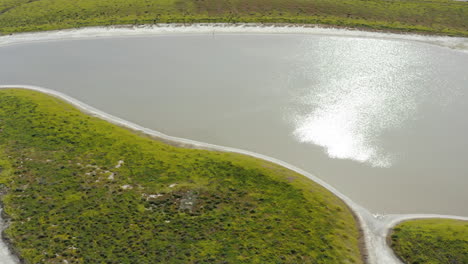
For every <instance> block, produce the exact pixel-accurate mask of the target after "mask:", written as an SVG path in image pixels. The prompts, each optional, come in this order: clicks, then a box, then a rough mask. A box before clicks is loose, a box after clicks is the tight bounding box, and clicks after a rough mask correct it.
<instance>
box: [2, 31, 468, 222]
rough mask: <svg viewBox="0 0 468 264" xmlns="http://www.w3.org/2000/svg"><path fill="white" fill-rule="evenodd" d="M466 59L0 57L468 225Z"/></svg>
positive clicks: (209, 41) (289, 40)
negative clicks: (463, 220) (458, 218)
mask: <svg viewBox="0 0 468 264" xmlns="http://www.w3.org/2000/svg"><path fill="white" fill-rule="evenodd" d="M466 69H468V54H467V53H464V52H460V51H456V50H451V49H448V48H443V47H439V46H434V45H429V44H425V43H420V42H412V41H404V40H388V39H387V40H384V39H373V38H356V37H338V36H325V35H300V34H289V35H273V34H192V35H174V34H172V35H161V36H146V37H142V36H139V37H125V38H123V37H122V38H115V37H114V38H108V39H86V40H84V39H82V40H63V41H54V42H42V43H29V44H17V45H13V46H6V47H0V84H32V85H39V86H43V87H47V88H50V89H54V90H57V91H61V92H64V93H66V94H68V95H70V96H72V97H74V98H77V99H79V100H81V101H84V102H86V103H87V104H90V105H92V106H94V107H96V108H99V109H101V110H103V111H105V112H108V113H111V114H113V115H116V116H119V117H121V118H123V119H126V120H129V121H132V122H135V123H137V124H140V125H142V126H145V127H149V128H152V129H155V130H158V131H161V132H163V133H166V134H169V135H174V136H178V137H184V138H189V139H194V140H198V141H203V142H208V143H213V144H218V145H224V146H231V147H236V148H241V149H246V150H251V151H255V152H258V153H261V154H265V155H268V156H272V157H275V158H278V159H281V160H284V161H286V162H288V163H291V164H293V165H296V166H297V167H300V168H302V169H304V170H306V171H309V172H311V173H314V174H315V175H317V176H319V177H320V178H322V179H323V180H325V181H326V182H328V183H330V184H331V185H333V186H335V187H336V188H337V189H338V190H340V191H341V192H343V193H344V194H346V195H347V196H349V197H350V198H352V199H353V200H354V201H355V202H357V203H359V204H361V205H363V206H365V207H367V208H369V209H370V210H371V211H373V212H379V213H440V214H454V215H468V208H467V207H466V203H467V202H468V192H466V187H467V186H468V175H467V171H468V139H467V138H466V136H465V135H467V134H468V119H467V118H466V117H465V113H468V111H467V110H468V104H467V103H466V102H467V99H468V74H467V73H466Z"/></svg>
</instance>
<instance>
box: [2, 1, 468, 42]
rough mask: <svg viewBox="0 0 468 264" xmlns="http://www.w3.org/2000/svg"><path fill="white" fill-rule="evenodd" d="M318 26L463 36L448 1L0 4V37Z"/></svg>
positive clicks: (459, 7)
mask: <svg viewBox="0 0 468 264" xmlns="http://www.w3.org/2000/svg"><path fill="white" fill-rule="evenodd" d="M197 22H202V23H212V22H224V23H239V22H253V23H286V24H289V23H291V24H322V25H332V26H343V27H355V28H363V29H371V30H374V29H375V30H394V31H411V32H421V33H431V34H446V35H458V36H468V3H467V2H460V1H453V0H0V33H3V34H7V33H13V32H23V31H40V30H52V29H63V28H75V27H84V26H96V25H116V24H154V23H197Z"/></svg>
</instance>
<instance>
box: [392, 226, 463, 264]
mask: <svg viewBox="0 0 468 264" xmlns="http://www.w3.org/2000/svg"><path fill="white" fill-rule="evenodd" d="M390 243H391V246H392V248H393V250H394V251H395V253H396V254H397V255H398V256H399V257H400V259H402V260H403V261H404V263H411V264H417V263H419V264H423V263H424V264H444V263H451V264H462V263H468V222H467V221H460V220H451V219H423V220H410V221H405V222H403V223H400V224H399V225H397V226H396V227H395V228H393V232H392V234H391V236H390Z"/></svg>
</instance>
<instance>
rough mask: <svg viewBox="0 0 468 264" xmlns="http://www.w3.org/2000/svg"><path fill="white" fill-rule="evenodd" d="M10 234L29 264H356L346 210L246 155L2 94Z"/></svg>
mask: <svg viewBox="0 0 468 264" xmlns="http://www.w3.org/2000/svg"><path fill="white" fill-rule="evenodd" d="M0 152H1V154H0V171H1V172H0V187H1V188H0V189H1V193H2V202H3V206H4V212H5V213H6V214H7V216H8V218H9V219H10V225H9V227H8V229H7V230H6V232H5V234H6V237H7V239H8V241H9V243H10V244H11V245H12V248H14V250H15V251H16V253H17V254H18V255H19V256H20V257H21V258H22V259H23V260H24V262H25V263H332V264H336V263H363V262H362V259H361V254H360V250H359V237H360V233H359V229H358V225H357V223H356V221H355V219H354V218H353V215H352V213H351V212H350V210H349V209H348V207H347V206H346V205H345V204H344V203H343V202H342V201H341V200H339V199H338V198H337V197H336V196H334V195H333V194H332V193H330V192H329V191H327V190H326V189H324V188H323V187H321V186H319V185H318V184H316V183H314V182H312V181H310V180H309V179H307V178H305V177H303V176H301V175H299V174H297V173H295V172H292V171H290V170H287V169H285V168H283V167H280V166H278V165H275V164H272V163H269V162H266V161H263V160H259V159H255V158H252V157H248V156H244V155H240V154H234V153H225V152H216V151H208V150H199V149H188V148H181V147H177V146H173V145H168V144H166V143H163V142H160V141H157V140H154V139H151V138H148V137H146V136H142V135H138V134H137V133H135V132H133V131H129V130H127V129H125V128H122V127H118V126H115V125H112V124H110V123H108V122H105V121H103V120H100V119H98V118H94V117H91V116H89V115H86V114H84V113H82V112H80V111H79V110H77V109H75V108H74V107H72V106H71V105H69V104H67V103H65V102H63V101H61V100H59V99H57V98H55V97H51V96H48V95H45V94H42V93H39V92H33V91H29V90H22V89H6V90H5V89H2V90H0Z"/></svg>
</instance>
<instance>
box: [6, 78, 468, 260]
mask: <svg viewBox="0 0 468 264" xmlns="http://www.w3.org/2000/svg"><path fill="white" fill-rule="evenodd" d="M8 88H16V89H27V90H33V91H38V92H41V93H45V94H47V95H51V96H54V97H56V98H59V99H61V100H64V101H65V102H67V103H69V104H71V105H73V106H74V107H76V108H78V109H79V110H81V111H83V112H84V113H86V114H89V115H91V116H94V117H97V118H100V119H102V120H105V121H108V122H110V123H112V124H115V125H118V126H121V127H125V128H127V129H130V130H132V131H134V132H136V133H141V134H143V135H146V136H149V137H155V138H158V139H162V140H164V141H166V142H171V143H173V144H177V145H178V146H183V147H194V148H200V149H206V150H215V151H223V152H234V153H239V154H243V155H248V156H251V157H255V158H259V159H263V160H266V161H269V162H273V163H275V164H278V165H280V166H283V167H285V168H287V169H290V170H293V171H295V172H297V173H300V174H302V175H304V176H305V177H307V178H309V179H311V180H313V181H314V182H316V183H317V184H320V185H321V186H323V187H324V188H326V189H327V190H328V191H330V192H332V193H333V194H334V195H335V196H337V197H338V198H340V199H341V200H342V201H343V202H344V203H345V204H346V205H347V206H348V207H349V208H350V210H351V212H352V213H353V215H355V218H356V220H357V222H358V224H359V225H360V230H361V233H362V238H361V239H362V240H363V241H364V250H363V252H361V254H362V255H363V257H366V258H365V259H364V260H366V263H369V264H381V263H385V264H402V262H401V261H400V260H399V259H398V257H397V256H396V255H395V254H394V253H393V250H392V249H391V248H390V246H389V245H388V243H387V237H388V235H389V233H390V231H391V228H392V227H394V226H395V225H396V224H398V223H400V222H403V221H406V220H412V219H422V218H448V219H457V220H465V221H468V217H464V216H452V215H437V214H389V215H375V214H372V213H371V212H370V211H368V210H367V209H365V208H364V207H362V206H360V205H358V204H356V203H355V202H354V201H352V200H351V199H350V198H348V197H347V196H346V195H344V194H342V193H341V192H339V191H338V190H337V189H335V188H334V187H333V186H331V185H329V184H328V183H326V182H324V181H323V180H321V179H320V178H318V177H316V176H315V175H313V174H311V173H308V172H306V171H304V170H302V169H300V168H297V167H295V166H293V165H291V164H288V163H286V162H284V161H281V160H278V159H275V158H271V157H268V156H266V155H262V154H258V153H255V152H250V151H246V150H242V149H236V148H230V147H223V146H218V145H214V144H209V143H203V142H199V141H194V140H190V139H185V138H178V137H172V136H169V135H166V134H163V133H161V132H158V131H155V130H152V129H148V128H145V127H142V126H139V125H137V124H134V123H132V122H129V121H126V120H123V119H121V118H118V117H115V116H113V115H110V114H108V113H105V112H103V111H100V110H98V109H96V108H94V107H92V106H89V105H87V104H85V103H83V102H81V101H79V100H77V99H74V98H73V97H70V96H68V95H66V94H63V93H60V92H57V91H54V90H50V89H47V88H43V87H38V86H32V85H0V89H8ZM2 221H4V220H3V219H2ZM2 227H4V224H3V223H2ZM2 240H3V243H5V244H6V245H9V244H8V241H5V239H3V238H2ZM14 254H15V252H10V255H13V256H15V257H18V256H16V255H14ZM12 263H21V262H12Z"/></svg>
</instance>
